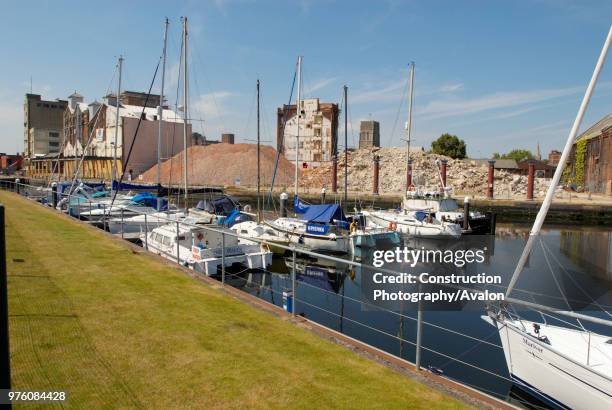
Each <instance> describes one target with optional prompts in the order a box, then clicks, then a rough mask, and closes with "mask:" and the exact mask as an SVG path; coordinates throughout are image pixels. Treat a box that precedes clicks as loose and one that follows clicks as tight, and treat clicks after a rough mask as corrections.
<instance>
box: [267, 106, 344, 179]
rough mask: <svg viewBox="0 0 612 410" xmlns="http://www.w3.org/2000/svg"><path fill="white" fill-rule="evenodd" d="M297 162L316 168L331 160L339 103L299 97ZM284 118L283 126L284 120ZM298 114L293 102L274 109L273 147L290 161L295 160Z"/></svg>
mask: <svg viewBox="0 0 612 410" xmlns="http://www.w3.org/2000/svg"><path fill="white" fill-rule="evenodd" d="M300 103H301V110H300V111H301V117H300V146H299V162H300V163H301V164H306V166H311V167H317V166H319V165H321V163H323V162H327V161H331V160H332V158H333V156H334V155H335V154H336V152H337V151H338V115H339V112H340V111H339V109H338V104H334V103H321V102H319V99H318V98H311V99H306V100H302V101H301V102H300ZM285 116H286V117H287V122H286V123H285V126H284V133H283V121H284V119H285ZM296 134H297V117H296V108H295V105H283V106H282V107H281V108H279V109H278V111H277V122H276V146H277V149H278V150H279V151H280V152H281V153H283V154H284V155H285V157H286V158H287V159H289V160H291V161H293V160H294V159H295V150H296Z"/></svg>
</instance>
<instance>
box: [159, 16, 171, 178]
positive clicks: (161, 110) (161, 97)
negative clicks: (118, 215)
mask: <svg viewBox="0 0 612 410" xmlns="http://www.w3.org/2000/svg"><path fill="white" fill-rule="evenodd" d="M169 24H170V23H168V18H167V17H166V24H165V29H164V47H163V51H162V76H161V89H160V91H159V108H158V113H157V120H158V121H159V130H158V133H157V186H158V187H160V186H161V144H162V120H163V116H164V85H165V84H164V82H165V79H166V45H167V43H168V25H169Z"/></svg>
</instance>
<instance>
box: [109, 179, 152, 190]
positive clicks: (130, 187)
mask: <svg viewBox="0 0 612 410" xmlns="http://www.w3.org/2000/svg"><path fill="white" fill-rule="evenodd" d="M159 188H160V186H159V185H140V184H128V183H126V182H122V183H121V184H120V183H119V181H113V191H138V190H144V191H152V190H157V189H159Z"/></svg>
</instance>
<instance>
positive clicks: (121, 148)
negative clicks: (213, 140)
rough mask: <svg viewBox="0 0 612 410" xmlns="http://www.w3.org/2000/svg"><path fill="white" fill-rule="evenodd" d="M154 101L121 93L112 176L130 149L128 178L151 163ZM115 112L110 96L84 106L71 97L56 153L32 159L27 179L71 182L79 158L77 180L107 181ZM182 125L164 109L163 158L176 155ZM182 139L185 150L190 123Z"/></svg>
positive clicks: (154, 134)
mask: <svg viewBox="0 0 612 410" xmlns="http://www.w3.org/2000/svg"><path fill="white" fill-rule="evenodd" d="M159 101H160V97H159V95H151V96H149V98H148V99H147V94H145V93H139V92H133V91H125V92H123V93H121V96H120V106H119V127H118V130H117V159H118V161H117V162H118V164H117V165H118V172H121V170H122V164H124V163H125V162H126V161H127V157H128V154H129V152H130V148H132V150H131V151H132V152H131V155H130V158H129V165H128V166H129V169H130V170H132V175H133V176H134V177H137V176H138V175H139V174H141V173H142V172H144V171H146V170H147V169H149V168H151V167H152V166H153V165H154V164H156V163H157V139H158V131H159V121H158V115H159V112H158V108H157V104H159ZM128 102H129V104H128ZM116 113H117V98H116V96H115V95H114V94H109V95H107V96H105V97H104V99H103V100H102V102H98V101H94V102H92V103H90V104H86V103H85V102H84V98H83V96H81V95H80V94H79V93H77V92H74V93H73V94H72V95H70V97H69V101H68V102H66V106H65V109H64V111H63V112H62V115H61V124H62V127H61V128H60V133H61V135H62V138H61V144H58V145H59V146H60V147H59V149H58V150H57V151H55V152H50V153H48V154H47V155H42V156H38V157H36V158H32V159H31V166H29V167H28V169H27V175H29V176H31V177H39V178H44V177H47V176H49V175H50V174H58V175H63V177H65V178H72V176H73V175H74V173H75V171H76V169H77V168H78V166H79V165H78V164H79V162H80V159H81V157H83V163H82V164H81V166H80V170H79V177H80V178H86V179H103V180H110V179H111V171H112V164H113V158H114V148H115V147H114V141H115V121H116ZM182 123H183V119H182V118H181V117H180V116H179V115H177V114H176V113H175V112H174V111H172V110H169V109H168V108H167V107H164V110H163V123H162V146H161V154H162V157H163V158H164V159H165V158H169V157H172V156H173V155H175V154H176V153H178V152H180V151H182V149H183V124H182ZM136 131H138V132H137V133H136ZM187 134H188V135H189V138H187V145H188V146H190V145H191V143H192V138H191V125H190V124H188V125H187ZM132 143H133V144H132ZM132 145H133V147H132ZM84 151H85V152H84ZM83 153H84V154H85V155H84V156H83Z"/></svg>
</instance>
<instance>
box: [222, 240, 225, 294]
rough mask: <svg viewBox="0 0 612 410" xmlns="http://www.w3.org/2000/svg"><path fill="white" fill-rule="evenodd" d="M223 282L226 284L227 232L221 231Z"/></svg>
mask: <svg viewBox="0 0 612 410" xmlns="http://www.w3.org/2000/svg"><path fill="white" fill-rule="evenodd" d="M221 283H222V284H223V285H225V232H221Z"/></svg>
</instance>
